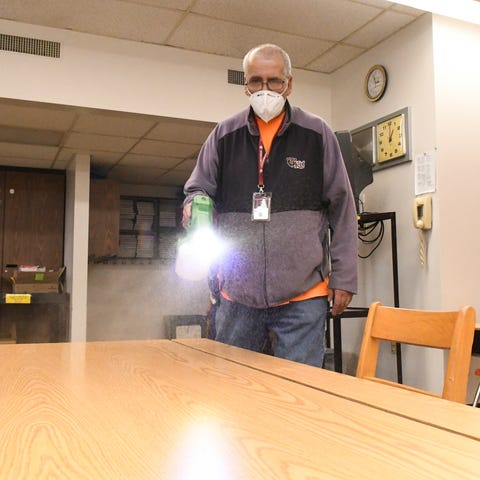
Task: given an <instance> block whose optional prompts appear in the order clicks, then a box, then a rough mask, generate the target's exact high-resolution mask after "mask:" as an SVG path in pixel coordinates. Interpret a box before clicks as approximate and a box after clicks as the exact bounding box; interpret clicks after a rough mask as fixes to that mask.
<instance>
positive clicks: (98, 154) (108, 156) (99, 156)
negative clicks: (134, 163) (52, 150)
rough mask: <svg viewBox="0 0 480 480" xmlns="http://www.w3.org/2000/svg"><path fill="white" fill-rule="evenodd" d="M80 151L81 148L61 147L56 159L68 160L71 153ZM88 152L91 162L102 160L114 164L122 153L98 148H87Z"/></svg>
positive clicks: (71, 155)
mask: <svg viewBox="0 0 480 480" xmlns="http://www.w3.org/2000/svg"><path fill="white" fill-rule="evenodd" d="M80 151H81V149H75V148H68V147H63V148H62V149H61V150H60V153H59V154H58V155H57V161H61V162H64V161H67V160H70V159H71V158H72V157H73V155H75V154H76V153H79V152H80ZM88 153H89V154H90V156H91V161H92V162H97V163H98V162H102V163H104V164H108V165H114V164H115V163H117V162H118V161H119V160H120V159H121V158H122V155H123V153H122V152H102V151H98V150H89V152H88Z"/></svg>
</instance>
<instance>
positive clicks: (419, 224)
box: [413, 195, 432, 230]
mask: <svg viewBox="0 0 480 480" xmlns="http://www.w3.org/2000/svg"><path fill="white" fill-rule="evenodd" d="M413 225H414V226H415V228H418V229H420V230H430V229H431V228H432V197H431V196H430V195H424V196H422V197H417V198H415V200H414V201H413Z"/></svg>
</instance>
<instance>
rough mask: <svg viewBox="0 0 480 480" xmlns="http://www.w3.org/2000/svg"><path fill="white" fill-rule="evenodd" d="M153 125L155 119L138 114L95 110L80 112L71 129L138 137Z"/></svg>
mask: <svg viewBox="0 0 480 480" xmlns="http://www.w3.org/2000/svg"><path fill="white" fill-rule="evenodd" d="M154 125H155V119H153V118H152V119H147V118H144V117H142V116H140V115H138V116H134V115H115V114H111V115H107V114H101V113H97V112H91V113H90V112H82V113H81V114H80V116H79V118H78V119H77V120H76V122H75V124H74V126H73V128H72V130H74V131H75V132H82V133H96V134H100V135H116V136H125V137H133V138H140V137H141V136H143V135H145V134H146V133H147V132H148V130H150V128H152V127H153V126H154Z"/></svg>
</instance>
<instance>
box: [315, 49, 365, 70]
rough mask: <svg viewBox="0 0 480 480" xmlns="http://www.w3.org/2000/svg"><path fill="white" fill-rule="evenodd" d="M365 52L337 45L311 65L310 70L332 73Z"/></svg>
mask: <svg viewBox="0 0 480 480" xmlns="http://www.w3.org/2000/svg"><path fill="white" fill-rule="evenodd" d="M364 51H365V49H363V48H359V47H352V46H349V45H340V44H337V45H335V46H334V47H333V48H331V49H330V50H329V51H328V52H326V53H324V54H323V55H321V56H320V57H319V58H317V59H316V60H314V61H313V62H312V63H310V64H309V65H308V68H310V69H313V70H316V71H318V72H323V73H331V72H333V71H335V70H336V69H337V68H339V67H341V66H342V65H344V64H345V63H347V62H349V61H350V60H352V59H353V58H356V57H358V55H359V54H361V53H362V52H364Z"/></svg>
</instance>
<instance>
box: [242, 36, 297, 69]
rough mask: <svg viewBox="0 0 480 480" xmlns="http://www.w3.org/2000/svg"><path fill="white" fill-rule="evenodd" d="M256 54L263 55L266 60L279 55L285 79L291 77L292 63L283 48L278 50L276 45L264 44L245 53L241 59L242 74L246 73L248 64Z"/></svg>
mask: <svg viewBox="0 0 480 480" xmlns="http://www.w3.org/2000/svg"><path fill="white" fill-rule="evenodd" d="M257 54H260V55H263V56H264V57H266V58H272V57H274V56H275V55H278V54H280V55H281V56H282V58H283V73H284V74H285V76H286V77H291V76H292V62H291V61H290V57H289V55H288V53H287V52H286V51H285V50H284V49H283V48H280V47H279V46H278V45H274V44H273V43H264V44H262V45H258V46H256V47H253V48H252V49H251V50H249V51H248V52H247V54H246V55H245V56H244V57H243V71H244V73H247V66H248V64H249V62H250V61H251V60H252V58H253V57H254V56H255V55H257Z"/></svg>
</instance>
